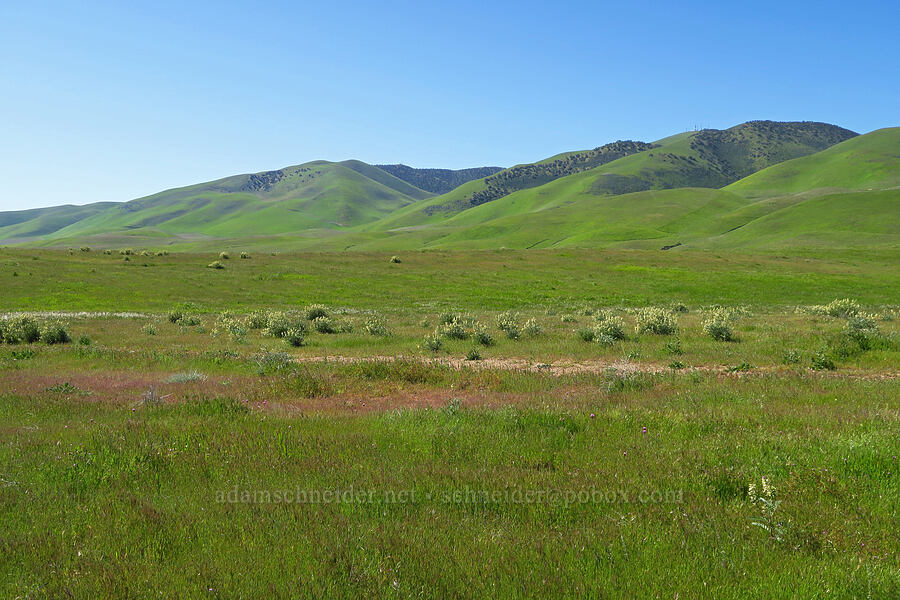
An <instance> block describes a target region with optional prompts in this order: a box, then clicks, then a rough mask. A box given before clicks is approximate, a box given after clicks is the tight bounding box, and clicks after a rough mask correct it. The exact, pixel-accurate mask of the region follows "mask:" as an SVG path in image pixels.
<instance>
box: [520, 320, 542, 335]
mask: <svg viewBox="0 0 900 600" xmlns="http://www.w3.org/2000/svg"><path fill="white" fill-rule="evenodd" d="M522 331H523V332H524V333H525V335H527V336H528V337H537V336H539V335H542V334H543V333H544V328H543V327H541V325H540V323H538V322H537V321H536V320H535V319H533V318H532V319H528V320H527V321H525V325H523V326H522Z"/></svg>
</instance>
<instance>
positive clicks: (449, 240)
mask: <svg viewBox="0 0 900 600" xmlns="http://www.w3.org/2000/svg"><path fill="white" fill-rule="evenodd" d="M841 139H843V140H844V141H839V142H838V143H834V142H835V141H836V140H841ZM818 146H824V147H825V148H824V149H823V150H821V151H819V152H814V153H812V154H811V152H813V149H814V148H816V147H818ZM617 154H618V158H615V157H614V155H617ZM797 154H802V155H803V156H801V157H799V158H794V159H789V160H783V159H785V157H790V156H793V155H797ZM592 161H593V163H595V164H596V166H591V163H592ZM775 161H780V162H777V163H776V164H774V165H771V166H768V167H766V168H763V169H761V170H760V169H759V167H760V166H764V165H766V164H768V163H771V162H775ZM748 171H754V172H753V173H751V174H749V175H747V176H746V177H743V178H741V179H739V180H737V181H732V180H733V179H734V178H735V177H736V176H738V175H739V174H742V173H746V172H748ZM544 179H547V180H548V181H545V182H544V183H541V181H542V180H544ZM489 180H490V181H489ZM690 182H698V183H697V185H686V183H690ZM722 182H729V185H725V186H724V187H720V188H719V189H716V188H714V187H712V186H714V185H716V184H719V183H722ZM898 186H900V128H894V129H884V130H879V131H876V132H872V133H869V134H866V135H862V136H856V134H853V133H852V132H849V131H847V130H845V129H841V128H838V127H834V126H831V125H824V124H819V123H774V124H773V123H770V122H750V123H746V124H743V125H740V126H737V127H733V128H731V129H729V130H723V131H711V130H707V131H701V132H688V133H683V134H678V135H675V136H671V137H669V138H665V139H663V140H659V141H658V142H656V143H654V144H643V143H640V142H617V143H615V144H609V145H607V146H601V147H600V148H597V149H595V150H592V151H586V152H576V153H568V154H564V155H558V156H555V157H551V158H550V159H547V160H546V161H542V162H541V163H534V164H533V165H520V166H518V167H514V168H512V169H507V170H504V171H501V172H498V173H495V174H493V175H490V176H489V177H487V178H482V179H479V180H473V181H469V182H467V183H465V184H463V185H462V186H460V187H459V188H457V189H455V190H453V191H451V192H450V193H448V194H443V195H441V196H432V195H431V194H429V193H428V192H426V191H423V190H421V189H418V188H416V187H414V186H412V185H410V184H409V183H408V182H405V181H403V180H401V179H399V178H396V177H394V176H393V175H391V174H390V173H388V172H385V171H384V170H382V169H380V168H377V167H374V166H372V165H367V164H365V163H360V162H358V161H346V162H343V163H328V162H324V161H318V162H314V163H307V164H306V165H300V166H298V167H290V168H287V169H282V170H279V171H269V172H264V173H256V174H252V175H241V176H235V177H230V178H225V179H222V180H218V181H214V182H209V183H205V184H199V185H197V186H189V187H186V188H179V189H176V190H169V191H166V192H162V193H160V194H156V195H154V196H150V197H147V198H143V199H139V200H135V201H132V202H128V203H125V204H112V205H109V204H104V205H92V206H87V207H57V208H54V209H40V210H37V211H21V212H19V213H6V214H0V239H2V238H10V237H13V235H17V236H19V237H17V238H15V240H17V241H21V240H26V241H27V240H29V239H30V240H39V241H38V242H37V243H40V244H43V245H69V246H74V245H79V244H81V243H88V244H89V245H101V244H102V245H105V246H106V247H116V245H118V244H121V245H125V244H127V245H133V246H138V247H140V246H144V247H159V246H163V245H170V244H176V246H175V247H176V248H179V249H186V250H187V249H191V250H204V249H221V248H223V247H232V248H235V249H244V248H257V249H267V250H268V249H313V250H348V249H352V250H378V251H394V250H405V249H423V248H441V249H457V248H459V249H466V248H500V247H507V248H552V247H592V248H608V247H618V248H649V249H655V250H661V249H667V250H670V251H674V252H678V251H681V250H683V249H685V248H688V249H691V248H708V249H738V248H752V249H754V250H755V251H758V250H768V249H773V250H777V249H784V248H801V247H803V248H809V249H822V248H826V247H833V248H858V249H865V250H867V251H868V250H871V249H874V248H881V249H888V250H890V251H894V250H895V249H900V230H898V228H897V226H896V225H894V224H895V223H898V222H900V187H898ZM635 187H636V188H638V189H637V190H634V191H632V190H633V188H635ZM644 188H649V189H644ZM497 190H499V191H500V192H501V193H500V194H499V195H498V196H497V197H496V198H490V199H487V200H485V201H478V199H479V198H482V199H484V198H487V197H488V196H490V195H491V194H492V193H494V192H495V191H497ZM473 199H474V200H475V201H476V203H475V204H473V202H472V200H473ZM32 232H51V233H50V234H47V233H40V234H38V235H41V236H42V237H40V238H34V237H32V238H29V237H28V236H29V235H30V234H31V233H32ZM32 243H34V241H32Z"/></svg>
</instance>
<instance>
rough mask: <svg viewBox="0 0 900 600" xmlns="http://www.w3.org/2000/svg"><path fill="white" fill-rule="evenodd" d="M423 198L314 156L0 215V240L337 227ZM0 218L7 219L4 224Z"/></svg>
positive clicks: (375, 173)
mask: <svg viewBox="0 0 900 600" xmlns="http://www.w3.org/2000/svg"><path fill="white" fill-rule="evenodd" d="M430 196H431V194H429V193H428V192H426V191H424V190H420V189H418V188H416V187H414V186H412V185H410V184H408V183H407V182H405V181H403V180H401V179H398V178H396V177H394V176H392V175H391V174H389V173H387V172H385V171H383V170H381V169H378V168H376V167H373V166H372V165H367V164H365V163H362V162H360V161H344V162H340V163H331V162H326V161H315V162H310V163H306V164H303V165H298V166H293V167H287V168H284V169H279V170H276V171H265V172H261V173H252V174H246V175H236V176H233V177H226V178H224V179H219V180H216V181H211V182H207V183H201V184H197V185H192V186H187V187H183V188H176V189H172V190H166V191H164V192H160V193H158V194H154V195H152V196H147V197H145V198H139V199H137V200H132V201H130V202H125V203H105V204H102V205H89V206H88V207H72V208H73V209H75V208H80V209H82V210H81V211H77V210H68V211H65V212H64V213H63V212H62V211H60V210H54V211H51V212H48V213H42V214H35V215H33V216H31V215H27V214H22V213H17V214H16V216H12V217H0V239H8V238H20V237H24V236H28V235H32V236H34V235H39V236H41V237H43V238H44V240H51V239H60V238H66V239H71V238H83V237H91V236H104V237H107V238H116V237H121V238H131V239H135V240H140V239H141V238H147V239H149V240H156V241H158V238H161V237H166V236H183V235H203V236H209V237H231V236H240V235H245V236H253V235H268V234H277V233H287V232H296V231H300V230H307V229H316V228H326V229H340V228H347V227H353V226H356V225H360V224H362V223H366V222H370V221H374V220H376V219H378V218H380V217H383V216H384V215H386V214H389V213H390V212H392V211H394V210H396V209H397V208H400V207H402V206H405V205H408V204H410V203H413V202H415V201H416V200H421V199H424V198H428V197H430ZM50 216H53V217H54V218H53V219H52V223H50V222H49V221H50ZM29 217H32V218H30V219H29ZM38 220H39V221H38ZM6 221H9V225H5V226H4V225H3V224H4V223H5V222H6ZM32 221H34V223H33V224H29V223H30V222H32ZM35 232H37V233H35ZM136 243H137V242H136Z"/></svg>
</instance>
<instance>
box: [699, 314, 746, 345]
mask: <svg viewBox="0 0 900 600" xmlns="http://www.w3.org/2000/svg"><path fill="white" fill-rule="evenodd" d="M738 317H739V313H738V312H735V311H733V310H731V309H728V308H725V307H716V308H713V309H712V310H710V311H708V312H707V315H706V319H705V320H704V321H703V323H702V326H703V332H704V333H706V334H707V335H708V336H709V337H711V338H712V339H714V340H716V341H719V342H730V341H733V340H734V332H733V331H732V329H731V322H732V321H735V320H737V318H738Z"/></svg>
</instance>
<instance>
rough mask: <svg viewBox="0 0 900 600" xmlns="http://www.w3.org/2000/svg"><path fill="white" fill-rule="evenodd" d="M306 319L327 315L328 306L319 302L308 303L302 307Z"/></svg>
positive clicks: (312, 319)
mask: <svg viewBox="0 0 900 600" xmlns="http://www.w3.org/2000/svg"><path fill="white" fill-rule="evenodd" d="M303 314H304V316H305V317H306V320H307V321H314V320H316V319H318V318H320V317H327V316H329V313H328V307H327V306H323V305H321V304H310V305H309V306H307V307H306V308H304V309H303Z"/></svg>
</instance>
